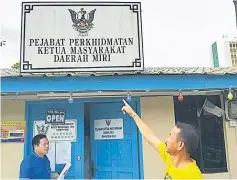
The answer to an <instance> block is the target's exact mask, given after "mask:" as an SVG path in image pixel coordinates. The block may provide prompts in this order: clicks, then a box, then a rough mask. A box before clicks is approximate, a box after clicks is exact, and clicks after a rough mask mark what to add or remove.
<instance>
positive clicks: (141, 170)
mask: <svg viewBox="0 0 237 180" xmlns="http://www.w3.org/2000/svg"><path fill="white" fill-rule="evenodd" d="M123 99H124V98H122V97H120V98H119V97H115V98H91V99H74V101H73V103H75V104H82V105H83V106H84V107H85V103H98V102H101V103H105V102H108V103H109V102H121V101H122V100H123ZM132 101H133V102H135V103H136V107H137V109H136V111H137V114H138V115H139V116H141V105H140V97H133V98H132ZM48 103H68V100H67V99H61V100H39V101H26V104H25V105H26V106H25V120H26V127H29V121H30V119H29V117H30V116H29V115H30V106H32V105H34V104H42V105H43V104H48ZM83 125H84V121H83ZM27 129H29V128H27ZM27 129H26V139H25V144H24V157H26V156H27V155H28V149H29V144H31V139H32V137H30V136H29V132H28V131H27ZM137 132H138V133H137V136H138V156H139V157H138V162H139V178H140V179H144V165H143V146H142V135H141V133H140V131H139V130H138V131H137ZM81 133H83V137H84V128H82V131H81ZM82 139H83V140H82V143H83V144H84V138H82ZM83 147H84V146H83ZM82 155H83V158H84V150H83V152H82ZM82 168H83V169H82V177H81V178H84V160H83V161H82Z"/></svg>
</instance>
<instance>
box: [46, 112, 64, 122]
mask: <svg viewBox="0 0 237 180" xmlns="http://www.w3.org/2000/svg"><path fill="white" fill-rule="evenodd" d="M65 114H66V113H65V110H62V109H49V110H47V112H46V118H45V124H65Z"/></svg>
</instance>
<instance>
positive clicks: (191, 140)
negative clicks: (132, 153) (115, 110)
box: [122, 100, 203, 179]
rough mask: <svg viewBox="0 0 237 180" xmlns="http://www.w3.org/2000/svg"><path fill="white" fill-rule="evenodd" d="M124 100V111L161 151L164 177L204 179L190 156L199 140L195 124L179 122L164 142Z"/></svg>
mask: <svg viewBox="0 0 237 180" xmlns="http://www.w3.org/2000/svg"><path fill="white" fill-rule="evenodd" d="M123 102H124V106H123V107H122V111H123V113H124V114H125V113H128V114H129V115H130V116H131V117H132V118H133V119H134V121H135V123H136V125H137V126H138V129H139V130H140V132H141V134H142V135H143V137H144V138H145V139H146V140H147V141H148V143H149V144H150V145H151V146H153V147H154V148H155V150H156V151H158V152H159V153H160V156H161V159H162V160H163V161H164V162H165V165H166V168H165V175H164V176H165V177H164V179H203V177H202V173H201V171H200V169H199V168H198V166H197V165H196V161H195V160H194V159H192V158H191V157H190V154H191V152H192V151H194V150H196V149H197V147H198V142H199V136H198V133H197V130H196V129H195V128H194V127H193V126H191V125H189V124H184V123H177V124H176V126H174V127H173V128H172V130H171V132H170V135H169V137H168V138H167V140H166V142H165V143H163V142H161V141H160V140H159V139H158V138H157V137H156V136H155V134H154V133H153V132H152V130H151V129H150V128H149V127H148V126H147V125H146V124H145V123H144V122H143V121H142V120H141V119H140V117H139V116H138V115H137V114H136V113H135V112H134V110H133V109H132V108H131V106H130V105H129V104H128V103H127V102H126V101H125V100H123Z"/></svg>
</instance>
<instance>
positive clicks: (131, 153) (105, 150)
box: [84, 101, 142, 179]
mask: <svg viewBox="0 0 237 180" xmlns="http://www.w3.org/2000/svg"><path fill="white" fill-rule="evenodd" d="M122 105H123V104H122V101H121V102H104V103H87V104H85V118H84V119H85V129H84V133H85V140H84V141H85V146H84V151H85V160H84V167H85V168H84V174H85V176H84V178H85V179H140V178H141V175H140V169H139V168H142V166H141V165H140V164H141V163H140V160H139V138H138V129H137V126H136V124H135V123H134V121H133V120H132V119H131V118H130V117H129V116H128V115H124V114H123V113H122V112H121V107H122ZM130 105H131V106H132V107H133V108H134V109H137V106H136V103H135V102H133V103H131V104H130ZM106 127H108V128H107V129H106ZM103 128H104V129H103Z"/></svg>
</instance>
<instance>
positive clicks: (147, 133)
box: [122, 100, 162, 151]
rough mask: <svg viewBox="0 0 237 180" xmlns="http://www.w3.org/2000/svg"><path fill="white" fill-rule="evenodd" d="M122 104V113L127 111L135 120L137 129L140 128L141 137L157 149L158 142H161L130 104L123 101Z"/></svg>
mask: <svg viewBox="0 0 237 180" xmlns="http://www.w3.org/2000/svg"><path fill="white" fill-rule="evenodd" d="M123 102H124V106H123V107H122V111H123V113H124V114H125V113H128V114H129V115H130V116H131V117H132V118H133V119H134V121H135V123H136V125H137V127H138V129H139V130H140V132H141V134H142V135H143V137H144V138H145V139H146V140H147V141H148V143H149V144H150V145H151V146H152V147H153V148H155V150H157V151H159V150H158V146H159V145H160V143H162V142H161V141H160V140H159V139H158V138H157V137H156V136H155V134H154V132H153V131H152V130H151V129H150V128H149V127H148V126H147V125H146V124H145V123H144V122H143V121H142V120H141V118H140V117H139V116H138V115H137V114H136V113H135V112H134V110H133V109H132V108H131V106H130V105H129V104H128V103H127V102H126V101H125V100H123Z"/></svg>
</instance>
